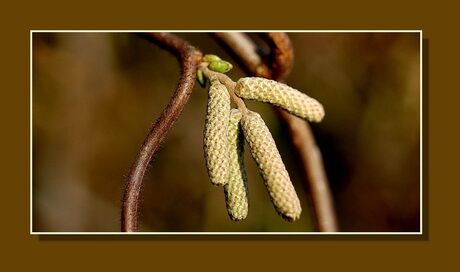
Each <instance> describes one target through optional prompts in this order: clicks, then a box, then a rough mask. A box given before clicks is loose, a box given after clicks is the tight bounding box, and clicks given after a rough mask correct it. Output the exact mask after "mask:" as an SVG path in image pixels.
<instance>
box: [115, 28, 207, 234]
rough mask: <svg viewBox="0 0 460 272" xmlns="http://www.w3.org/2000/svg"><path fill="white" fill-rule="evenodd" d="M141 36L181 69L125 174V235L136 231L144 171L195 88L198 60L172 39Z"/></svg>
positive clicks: (182, 43) (190, 48) (183, 43)
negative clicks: (174, 59) (170, 56)
mask: <svg viewBox="0 0 460 272" xmlns="http://www.w3.org/2000/svg"><path fill="white" fill-rule="evenodd" d="M144 36H145V37H146V38H147V39H148V40H150V41H153V42H155V43H157V44H159V45H160V46H162V47H164V48H167V49H168V51H170V52H171V53H173V54H174V55H176V56H177V57H178V59H179V62H180V65H181V76H180V79H179V82H178V84H177V86H176V89H175V91H174V94H173V96H172V97H171V99H170V101H169V103H168V105H167V106H166V108H165V109H164V110H163V112H162V113H161V115H160V117H158V119H157V120H156V121H155V123H154V124H153V126H152V127H151V129H150V131H149V133H148V135H147V137H146V138H145V140H144V143H143V144H142V147H141V149H140V151H139V153H138V155H137V158H136V160H135V162H134V164H133V165H132V167H131V170H130V171H129V174H128V178H127V182H126V188H125V192H124V195H123V205H122V213H121V229H122V231H128V232H132V231H136V230H137V228H138V219H137V217H138V202H139V194H140V190H141V187H142V181H143V178H144V174H145V170H146V169H147V166H148V165H149V163H150V160H151V158H152V156H153V154H154V153H155V151H156V150H157V149H158V146H159V145H160V144H161V142H162V141H163V140H164V138H165V137H166V135H167V134H168V132H169V131H170V130H171V128H172V126H173V125H174V123H175V122H176V120H177V118H178V117H179V115H180V114H181V112H182V110H183V108H184V106H185V104H186V103H187V101H188V99H189V97H190V95H191V94H192V89H193V86H194V85H195V73H196V67H197V64H198V63H199V61H200V60H201V52H199V51H198V50H196V49H195V48H194V47H193V46H192V45H190V44H189V43H188V42H186V41H185V40H183V39H181V38H179V37H177V36H175V35H171V34H166V33H148V34H144Z"/></svg>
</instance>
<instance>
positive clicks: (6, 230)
mask: <svg viewBox="0 0 460 272" xmlns="http://www.w3.org/2000/svg"><path fill="white" fill-rule="evenodd" d="M148 3H149V4H148V5H143V4H140V3H135V2H126V3H123V4H122V5H120V6H115V5H114V4H113V3H109V4H102V3H101V4H97V3H95V2H89V3H84V2H83V1H79V2H78V5H77V4H73V3H64V2H59V1H53V2H50V3H47V1H40V2H37V3H32V4H29V3H27V4H25V3H19V2H15V3H14V4H13V5H14V6H11V5H10V4H4V6H3V7H2V17H1V18H2V19H1V20H2V23H1V27H2V34H3V35H2V43H1V44H2V48H1V50H0V52H1V59H2V66H1V67H2V68H1V69H2V71H1V75H2V83H3V84H2V107H1V115H0V116H1V118H2V119H1V121H2V128H3V133H2V151H3V152H2V154H3V156H2V164H1V165H2V173H3V175H2V177H3V178H2V183H3V186H2V189H3V194H2V198H1V207H2V219H1V233H2V249H3V250H4V253H3V254H2V267H9V268H10V269H14V270H26V269H27V270H36V271H41V270H45V269H46V270H47V271H54V270H59V271H62V270H65V271H74V270H75V271H76V270H82V269H85V270H89V271H92V270H96V269H98V270H103V271H111V270H128V269H129V270H131V271H133V270H138V269H139V270H140V269H142V270H146V269H148V270H159V271H174V270H176V269H178V268H182V269H184V268H185V269H190V268H192V267H193V266H196V267H197V268H198V269H201V270H208V269H209V270H217V269H218V270H223V269H232V270H235V269H238V270H239V269H242V268H252V269H258V270H259V269H262V268H264V267H269V268H271V269H282V270H283V271H287V270H289V269H296V268H297V269H302V270H314V269H315V270H316V269H321V270H322V271H329V270H332V269H335V270H339V269H340V270H342V269H347V268H352V269H353V270H359V271H361V270H362V271H369V270H371V271H388V270H390V269H391V271H403V270H414V269H418V268H426V269H428V270H433V269H443V268H444V267H445V268H448V270H455V269H454V267H455V266H457V267H458V264H457V263H456V262H455V258H454V257H456V256H457V255H458V253H457V252H458V250H456V249H455V248H453V246H454V245H455V244H457V243H458V233H457V231H458V228H459V224H458V221H459V220H458V216H457V214H458V212H457V206H458V203H457V202H456V201H455V200H456V195H457V193H458V192H459V183H458V175H455V174H457V171H455V170H456V168H457V167H458V166H457V164H458V163H457V162H458V159H457V156H456V154H457V151H458V144H456V142H457V139H458V138H459V135H458V130H457V129H456V125H457V124H458V121H457V120H456V118H455V117H456V114H457V113H456V112H455V111H454V109H456V108H458V106H457V104H458V103H457V101H458V91H457V90H458V86H457V84H456V82H454V80H455V79H456V78H458V61H459V59H458V48H459V42H458V35H457V33H458V30H457V28H456V27H455V25H456V24H455V21H456V18H457V17H458V15H457V12H458V7H453V6H449V5H447V4H442V5H441V4H439V3H438V5H436V6H434V5H433V6H429V5H424V4H421V3H420V2H416V3H402V2H400V1H385V2H380V3H371V2H368V1H360V2H357V1H346V2H342V3H336V4H333V3H331V2H321V3H323V4H319V2H315V3H313V2H306V3H304V4H303V6H299V5H298V4H297V3H298V2H292V3H291V2H289V1H283V2H282V3H273V4H269V3H264V4H261V3H255V2H254V3H250V2H248V1H244V2H243V3H242V4H238V3H237V2H235V1H232V2H225V3H215V2H213V3H212V4H209V5H207V4H206V3H205V2H204V1H200V2H192V3H188V4H187V5H195V7H194V10H192V9H191V8H189V7H186V5H184V7H186V8H184V9H181V10H179V9H178V7H179V6H180V5H179V4H178V3H177V2H161V3H154V2H148ZM281 4H282V6H281ZM166 5H169V6H166ZM251 5H252V6H251ZM206 7H209V8H206ZM31 29H421V30H423V37H424V38H425V39H426V40H425V48H424V49H425V50H426V51H425V52H424V56H425V59H424V66H425V67H424V69H425V73H424V76H425V78H424V81H425V82H424V100H425V105H424V117H425V120H424V123H423V124H424V130H425V133H424V141H425V142H424V153H423V155H424V157H425V165H424V174H425V175H424V190H425V195H424V200H425V205H424V219H425V220H426V222H425V224H424V232H425V235H424V236H422V237H416V236H327V237H325V236H301V237H298V236H294V237H285V236H269V237H267V236H264V237H258V236H224V237H223V236H193V237H190V236H161V237H147V236H123V237H113V236H112V237H111V236H73V237H69V236H53V237H50V236H31V235H30V234H29V204H30V202H29V174H30V169H29V149H30V146H29V113H30V112H29V76H30V75H29V31H30V30H31ZM446 125H447V126H449V128H447V130H446V128H445V126H446ZM454 171H455V172H454Z"/></svg>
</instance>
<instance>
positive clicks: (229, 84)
mask: <svg viewBox="0 0 460 272" xmlns="http://www.w3.org/2000/svg"><path fill="white" fill-rule="evenodd" d="M199 69H201V71H203V74H204V75H205V76H206V77H207V78H209V79H212V78H217V80H219V81H220V83H222V84H224V85H225V87H226V88H227V90H228V93H229V94H230V98H231V99H232V101H233V102H234V103H235V105H236V106H237V107H238V109H239V110H240V112H241V113H242V114H245V113H246V112H248V109H247V108H246V104H244V101H243V99H241V98H239V97H238V96H237V95H236V94H235V85H236V83H235V82H234V81H233V80H232V79H231V78H230V77H228V76H227V75H225V74H222V73H217V72H214V71H211V70H209V69H208V67H207V65H206V64H204V63H202V64H201V65H200V68H199Z"/></svg>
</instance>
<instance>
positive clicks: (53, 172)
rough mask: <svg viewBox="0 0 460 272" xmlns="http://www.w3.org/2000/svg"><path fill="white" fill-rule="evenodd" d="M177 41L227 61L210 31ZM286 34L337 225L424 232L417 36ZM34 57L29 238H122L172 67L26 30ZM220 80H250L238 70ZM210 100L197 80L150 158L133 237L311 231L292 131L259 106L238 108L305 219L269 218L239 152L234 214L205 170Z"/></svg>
mask: <svg viewBox="0 0 460 272" xmlns="http://www.w3.org/2000/svg"><path fill="white" fill-rule="evenodd" d="M177 34H178V35H179V36H181V37H183V38H185V39H187V40H188V41H189V42H191V43H192V44H193V45H195V46H196V47H198V48H199V49H201V50H202V51H203V52H204V53H213V54H217V55H219V56H221V57H222V58H224V59H227V60H231V57H230V55H229V54H228V53H227V52H225V51H224V50H223V49H222V48H221V47H220V46H219V44H218V43H217V42H216V41H215V40H214V39H213V37H212V36H211V35H209V34H206V33H177ZM251 35H253V34H251ZM254 36H255V35H254ZM289 36H290V38H291V39H292V43H293V46H294V50H295V51H294V52H295V62H294V67H293V70H292V72H291V74H290V75H289V77H288V78H287V83H288V84H289V85H290V86H292V87H295V88H297V89H299V90H301V91H303V92H305V93H307V94H308V95H310V96H312V97H314V98H316V99H318V100H319V101H320V102H321V103H322V104H323V105H324V107H325V110H326V117H325V119H324V121H323V122H322V123H319V124H312V128H313V130H314V133H315V136H316V140H317V142H318V145H319V146H320V148H321V151H322V154H323V159H324V162H325V167H326V172H327V175H328V178H329V183H330V186H331V190H332V193H333V198H334V201H335V208H336V212H337V217H338V223H339V229H340V231H419V227H420V225H419V224H420V167H421V166H420V104H419V103H420V60H419V57H420V48H419V43H420V37H419V34H418V33H289ZM32 50H33V63H32V65H33V67H32V69H33V82H32V84H33V93H32V96H33V97H32V99H33V120H32V123H33V124H32V125H33V188H32V189H33V222H32V224H33V231H50V232H54V231H57V232H59V231H81V232H86V231H94V232H98V231H119V230H120V206H121V197H122V193H123V189H124V179H125V177H126V175H127V173H128V171H129V168H130V166H131V164H132V163H133V161H134V159H135V157H136V154H137V152H138V150H139V147H140V145H141V143H142V141H143V140H144V137H145V136H146V134H147V132H148V130H149V127H150V125H151V124H152V123H153V122H154V121H155V119H156V118H157V117H158V116H159V114H160V112H161V111H162V109H163V108H164V107H165V106H166V104H167V102H168V100H169V98H170V96H171V94H172V92H173V90H174V88H175V86H176V83H177V80H178V78H179V72H180V71H179V65H178V62H177V60H176V58H175V57H174V56H172V55H171V54H170V53H168V52H167V51H165V50H162V49H160V48H159V47H158V46H156V45H154V44H152V43H150V42H148V41H146V40H145V39H143V38H142V37H139V36H138V35H136V34H134V33H33V49H32ZM232 62H233V63H235V62H234V61H233V60H232ZM228 75H229V76H230V77H232V78H233V79H234V80H236V79H238V78H240V77H243V76H245V75H244V73H243V72H242V70H241V69H240V68H239V67H238V66H236V67H235V68H234V69H233V70H232V71H231V72H229V73H228ZM206 98H207V96H206V90H205V89H202V88H201V87H199V86H198V85H197V86H195V89H194V92H193V94H192V96H191V98H190V100H189V103H188V104H187V105H186V107H185V109H184V111H183V113H182V115H181V117H180V118H179V120H178V122H177V124H176V125H175V126H174V127H173V129H172V131H171V133H170V134H169V136H168V137H167V138H166V140H165V141H164V143H163V144H162V146H161V148H160V150H159V152H158V153H157V155H156V156H155V158H154V160H153V162H152V163H151V166H150V167H149V169H148V171H147V174H146V177H145V181H144V186H143V190H142V193H141V198H142V200H141V202H140V220H141V221H140V230H141V231H210V232H211V231H313V224H312V220H311V217H310V213H311V211H310V209H309V206H308V201H309V200H308V195H307V193H306V189H307V187H306V186H305V183H304V182H303V181H302V176H301V174H300V173H301V171H300V170H299V165H298V159H297V158H296V155H295V152H294V150H292V146H291V144H290V142H289V137H288V132H287V130H286V128H285V127H284V126H282V125H281V124H280V123H279V121H278V119H277V117H276V114H275V112H274V111H273V109H272V108H271V107H270V106H269V105H267V104H263V103H259V102H248V103H247V105H248V107H249V108H250V109H252V110H254V111H257V112H259V113H260V114H261V115H262V116H263V118H264V120H265V122H266V123H267V125H268V127H269V128H270V131H271V132H272V134H273V137H274V139H275V141H276V143H277V146H278V148H279V150H280V153H281V155H282V158H283V160H284V162H285V164H286V167H287V169H288V172H289V174H290V176H291V178H292V181H293V183H294V186H295V188H296V191H297V194H298V195H299V198H300V200H301V205H302V209H303V212H302V215H301V218H300V220H298V221H296V222H294V223H287V222H285V221H284V220H283V219H281V217H279V216H278V215H277V214H276V212H275V210H274V208H273V206H272V204H271V202H270V200H269V197H268V194H267V192H266V190H265V187H264V185H263V181H262V179H261V178H260V176H259V174H258V172H257V168H256V166H255V163H254V162H253V160H252V159H251V157H250V154H249V152H246V166H247V170H248V182H249V193H250V210H249V214H248V217H247V219H246V220H244V221H242V222H237V223H235V222H233V221H231V220H230V219H229V217H228V215H227V212H226V208H225V201H224V194H223V190H222V188H221V187H214V186H212V185H211V184H210V181H209V179H208V177H207V174H206V168H205V163H204V158H203V148H202V143H203V128H204V119H205V111H206Z"/></svg>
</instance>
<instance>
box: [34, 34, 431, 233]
mask: <svg viewBox="0 0 460 272" xmlns="http://www.w3.org/2000/svg"><path fill="white" fill-rule="evenodd" d="M281 31H282V32H293V33H295V32H301V33H370V32H372V33H374V32H376V33H380V32H390V33H399V32H401V33H419V35H420V231H418V232H131V233H127V232H37V231H35V232H34V231H33V205H32V204H33V181H32V179H33V158H32V143H33V139H32V137H33V133H32V118H33V116H32V112H33V90H32V85H33V84H32V82H33V73H32V72H33V69H32V67H33V65H32V61H33V56H32V54H33V50H32V47H33V40H32V38H33V37H32V36H33V33H43V32H45V33H50V32H81V33H91V32H101V33H138V32H197V33H203V32H281ZM29 39H30V48H29V73H30V75H29V78H30V82H29V86H30V98H29V104H30V105H29V109H30V117H29V118H30V120H29V130H30V142H29V144H30V146H29V150H30V151H29V156H30V165H29V167H30V175H29V179H30V181H29V182H30V184H29V187H30V190H29V202H30V203H29V206H30V207H29V209H30V210H29V217H30V219H29V228H30V233H29V234H31V235H174V236H176V235H199V236H200V235H212V236H213V235H231V236H233V235H254V236H260V235H280V236H281V235H283V236H284V235H288V236H291V235H304V236H306V235H313V236H317V235H321V236H323V235H324V236H342V235H408V236H414V235H416V236H418V235H423V166H424V165H423V31H422V30H377V29H376V30H30V37H29Z"/></svg>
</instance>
